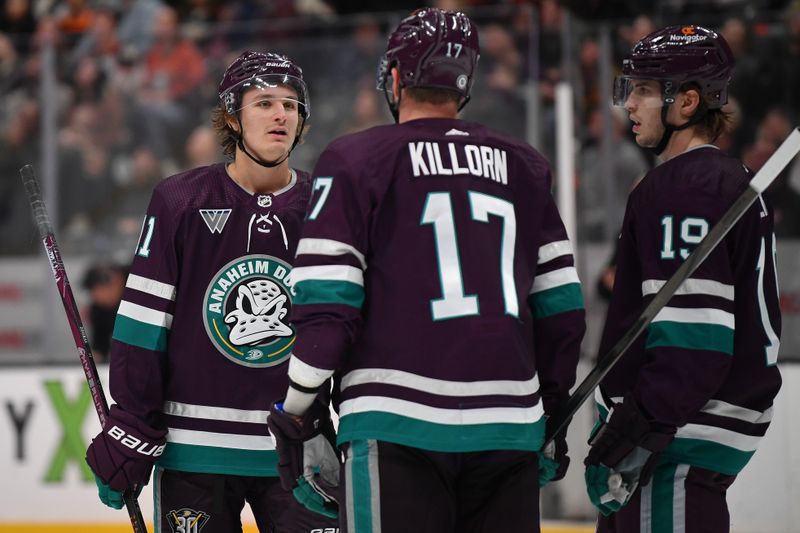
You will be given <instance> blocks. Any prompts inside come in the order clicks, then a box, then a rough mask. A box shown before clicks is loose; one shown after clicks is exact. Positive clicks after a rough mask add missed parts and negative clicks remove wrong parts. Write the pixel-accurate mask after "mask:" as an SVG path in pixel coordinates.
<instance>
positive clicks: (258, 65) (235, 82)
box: [218, 50, 311, 119]
mask: <svg viewBox="0 0 800 533" xmlns="http://www.w3.org/2000/svg"><path fill="white" fill-rule="evenodd" d="M277 85H287V86H289V87H291V88H293V89H294V90H295V91H296V92H297V99H298V102H299V104H300V115H302V116H303V118H305V119H308V117H309V116H311V102H310V101H309V99H308V88H307V87H306V83H305V81H304V80H303V70H302V69H301V68H300V67H299V66H297V65H296V64H295V63H294V62H293V61H292V60H291V59H289V58H288V57H286V56H284V55H281V54H276V53H274V52H266V53H265V52H253V51H250V50H248V51H246V52H243V53H242V54H241V55H240V56H239V57H237V58H236V59H235V60H234V61H233V63H231V64H230V65H229V66H228V68H227V69H226V70H225V74H224V75H223V76H222V81H221V82H220V83H219V89H218V92H219V99H220V102H222V105H223V106H224V107H225V110H226V111H227V112H228V113H231V114H233V113H235V112H236V111H238V110H240V109H241V108H242V93H243V92H244V90H245V89H248V88H250V87H263V88H266V87H275V86H277Z"/></svg>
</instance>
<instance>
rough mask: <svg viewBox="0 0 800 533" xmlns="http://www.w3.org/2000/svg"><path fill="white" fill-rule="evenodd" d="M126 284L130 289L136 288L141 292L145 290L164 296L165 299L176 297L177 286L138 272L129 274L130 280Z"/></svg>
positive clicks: (154, 294)
mask: <svg viewBox="0 0 800 533" xmlns="http://www.w3.org/2000/svg"><path fill="white" fill-rule="evenodd" d="M125 286H126V287H128V288H129V289H135V290H137V291H139V292H145V293H147V294H152V295H153V296H158V297H159V298H164V299H165V300H174V299H175V286H174V285H170V284H168V283H162V282H160V281H156V280H154V279H150V278H145V277H142V276H137V275H136V274H128V282H127V283H125Z"/></svg>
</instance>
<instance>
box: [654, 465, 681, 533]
mask: <svg viewBox="0 0 800 533" xmlns="http://www.w3.org/2000/svg"><path fill="white" fill-rule="evenodd" d="M677 469H678V465H676V464H673V465H666V466H661V467H659V468H656V470H655V472H653V479H652V481H651V484H652V489H651V490H652V491H653V492H652V494H653V497H652V498H651V500H650V506H651V513H652V514H651V515H650V527H651V528H652V529H651V532H652V533H673V532H674V531H675V529H673V528H674V527H675V526H678V524H673V517H674V513H673V510H674V507H675V471H676V470H677ZM681 525H683V524H681ZM681 531H683V530H682V529H681Z"/></svg>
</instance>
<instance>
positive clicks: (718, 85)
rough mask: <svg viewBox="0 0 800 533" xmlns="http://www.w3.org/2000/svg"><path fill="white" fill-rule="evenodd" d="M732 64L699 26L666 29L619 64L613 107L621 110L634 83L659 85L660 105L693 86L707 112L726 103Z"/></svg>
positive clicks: (717, 40)
mask: <svg viewBox="0 0 800 533" xmlns="http://www.w3.org/2000/svg"><path fill="white" fill-rule="evenodd" d="M734 63H735V60H734V58H733V52H731V49H730V47H729V46H728V43H727V42H726V41H725V39H724V38H723V37H722V35H720V34H719V33H717V32H715V31H712V30H709V29H707V28H704V27H702V26H669V27H667V28H664V29H661V30H658V31H655V32H653V33H651V34H650V35H648V36H646V37H644V38H643V39H642V40H641V41H639V42H638V43H636V45H634V47H633V50H631V53H630V54H628V56H627V57H625V59H624V60H623V62H622V75H621V76H618V77H617V78H616V80H615V81H614V105H618V106H622V105H624V104H625V101H626V100H627V98H628V95H629V94H630V90H631V81H632V80H635V79H640V80H641V79H646V80H656V81H659V82H660V83H661V90H662V97H663V98H662V99H663V103H664V104H671V103H672V102H674V101H675V94H676V93H677V92H678V91H679V90H680V88H681V86H682V85H683V84H685V83H688V82H694V83H696V84H697V86H698V87H699V89H700V92H701V94H702V95H703V97H704V99H705V105H706V106H707V108H708V109H719V108H721V107H722V106H723V105H725V104H726V103H727V101H728V83H729V82H730V79H731V74H732V72H733V66H734Z"/></svg>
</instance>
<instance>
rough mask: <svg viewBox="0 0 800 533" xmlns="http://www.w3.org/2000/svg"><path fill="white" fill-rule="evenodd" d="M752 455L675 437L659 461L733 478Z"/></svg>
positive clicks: (708, 442)
mask: <svg viewBox="0 0 800 533" xmlns="http://www.w3.org/2000/svg"><path fill="white" fill-rule="evenodd" d="M754 453H755V452H745V451H742V450H737V449H736V448H731V447H730V446H725V445H724V444H719V443H716V442H711V441H708V440H701V439H686V438H681V437H676V438H675V440H673V441H672V442H671V443H670V445H669V446H667V448H666V449H665V450H664V452H663V453H662V455H661V461H662V462H667V461H670V462H674V463H683V464H689V465H692V466H697V467H700V468H705V469H706V470H713V471H714V472H720V473H722V474H726V475H729V476H734V475H736V474H738V473H739V472H740V471H741V470H742V468H744V466H745V465H746V464H747V462H748V461H749V460H750V458H751V457H752V456H753V454H754Z"/></svg>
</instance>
